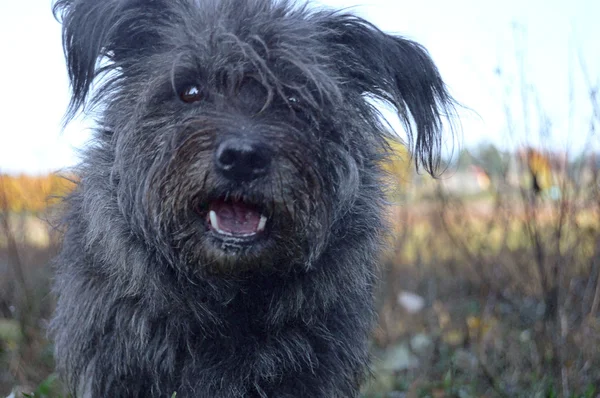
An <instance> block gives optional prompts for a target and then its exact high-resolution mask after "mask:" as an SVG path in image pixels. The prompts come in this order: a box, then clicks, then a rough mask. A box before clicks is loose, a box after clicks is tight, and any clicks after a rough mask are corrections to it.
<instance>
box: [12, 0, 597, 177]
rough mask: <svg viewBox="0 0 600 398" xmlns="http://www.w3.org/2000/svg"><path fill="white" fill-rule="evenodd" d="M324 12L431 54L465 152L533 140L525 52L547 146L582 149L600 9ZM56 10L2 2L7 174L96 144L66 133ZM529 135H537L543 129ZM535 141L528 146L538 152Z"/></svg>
mask: <svg viewBox="0 0 600 398" xmlns="http://www.w3.org/2000/svg"><path fill="white" fill-rule="evenodd" d="M99 1H101V0H99ZM320 3H321V4H326V5H330V6H333V7H353V8H352V9H353V10H354V11H355V12H357V13H358V14H360V15H361V16H363V17H366V18H367V19H369V20H371V21H372V22H374V23H375V24H376V25H378V26H379V27H380V28H382V29H383V30H385V31H387V32H390V33H395V34H401V35H404V36H406V37H408V38H411V39H414V40H416V41H418V42H420V43H422V44H424V45H425V46H426V47H427V49H428V50H429V51H430V53H431V55H432V57H433V58H434V61H435V62H436V63H437V65H438V67H439V69H440V71H441V73H442V76H443V77H444V79H445V80H446V82H447V84H448V86H449V87H450V90H451V91H452V93H453V94H454V95H455V97H456V98H457V99H458V100H459V101H460V102H461V103H462V104H464V105H465V106H466V107H468V108H470V109H471V110H472V111H462V112H461V119H460V120H461V124H462V131H463V133H462V145H463V146H472V145H476V144H477V143H479V142H481V141H483V140H490V141H492V142H494V143H496V144H499V145H501V146H505V147H507V146H514V145H516V144H517V143H518V142H521V141H524V140H525V139H526V138H525V137H522V136H519V137H517V139H512V138H509V137H508V135H507V123H506V121H505V120H506V118H505V113H504V108H505V104H506V103H508V104H509V105H510V106H511V107H514V109H519V106H518V101H517V99H516V98H517V96H518V95H517V94H519V93H520V91H519V90H520V89H519V87H520V85H519V84H518V82H519V75H520V73H518V70H519V69H518V67H517V62H516V57H515V54H516V52H518V51H523V52H524V54H525V55H524V57H523V60H524V66H523V70H524V74H525V76H527V80H528V84H529V87H530V88H531V89H532V91H531V92H535V93H536V95H533V94H528V95H529V98H530V99H532V102H537V103H538V105H536V106H538V107H539V108H541V109H543V110H544V113H545V114H546V115H547V117H548V120H549V121H550V122H551V124H552V131H553V133H552V135H551V136H550V137H549V138H546V140H547V141H552V145H553V146H555V147H556V148H561V147H565V146H570V147H572V148H577V147H581V146H583V145H584V142H585V140H584V138H583V136H585V134H586V132H587V131H588V130H589V128H588V126H589V120H590V114H591V108H590V105H589V100H588V98H587V95H588V94H587V91H586V84H585V81H584V80H585V79H584V78H583V74H582V72H581V70H582V69H581V66H580V61H579V60H580V59H582V60H584V63H585V65H586V67H587V70H588V73H589V75H590V78H591V79H592V82H593V83H595V84H598V79H599V76H600V44H599V43H600V23H598V17H599V16H600V1H598V0H571V1H567V0H563V1H559V0H503V1H487V0H452V1H447V0H412V1H404V0H363V1H360V0H322V1H320ZM50 4H51V3H50V1H49V0H27V1H7V0H1V1H0V49H1V54H2V55H1V57H2V59H1V62H0V172H7V171H8V172H28V173H43V172H47V171H54V170H57V169H60V168H64V167H67V166H69V165H72V164H74V163H75V162H76V161H77V158H76V155H75V153H76V152H75V151H74V148H77V147H81V146H82V145H84V143H85V141H86V139H87V138H88V136H89V135H88V133H87V132H86V129H85V125H84V124H83V123H81V122H73V123H71V125H69V126H68V128H67V129H66V130H64V131H62V132H61V129H60V122H61V117H62V115H63V112H64V110H65V108H66V105H67V103H68V81H67V78H66V72H65V67H64V59H63V55H62V50H61V43H60V25H59V24H58V23H57V22H56V21H55V20H54V19H53V17H52V13H51V11H50V8H51V5H50ZM577 54H581V57H578V56H577ZM498 70H500V71H501V72H502V73H501V74H500V75H498V73H497V71H498ZM507 101H508V102H507ZM518 116H519V115H518V112H517V115H516V117H517V118H518ZM533 118H535V119H538V117H537V116H535V117H533ZM517 125H520V123H518V122H517ZM531 128H532V131H535V130H536V127H535V123H533V124H532V125H531ZM522 132H523V129H520V128H519V129H517V133H518V134H520V133H522ZM535 135H536V134H531V136H530V137H527V140H531V141H533V142H534V143H535V142H536V138H535V137H533V136H535ZM597 141H598V138H596V142H597Z"/></svg>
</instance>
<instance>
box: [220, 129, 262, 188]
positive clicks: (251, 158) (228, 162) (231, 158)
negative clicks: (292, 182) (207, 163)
mask: <svg viewBox="0 0 600 398" xmlns="http://www.w3.org/2000/svg"><path fill="white" fill-rule="evenodd" d="M215 164H216V166H217V169H218V170H219V172H220V173H221V174H222V175H223V176H225V177H227V178H229V179H231V180H235V181H250V180H253V179H255V178H258V177H260V176H262V175H264V174H266V173H267V171H268V169H269V166H270V164H271V154H270V151H269V149H268V148H267V147H266V145H264V144H262V143H260V142H257V141H255V140H249V139H239V138H230V139H227V140H225V141H223V142H221V143H220V144H219V146H218V147H217V151H216V152H215Z"/></svg>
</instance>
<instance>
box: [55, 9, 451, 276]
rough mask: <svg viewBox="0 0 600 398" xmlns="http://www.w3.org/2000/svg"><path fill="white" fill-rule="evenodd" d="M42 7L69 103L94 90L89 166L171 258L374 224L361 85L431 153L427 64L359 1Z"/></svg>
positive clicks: (287, 247) (372, 147)
mask: <svg viewBox="0 0 600 398" xmlns="http://www.w3.org/2000/svg"><path fill="white" fill-rule="evenodd" d="M55 13H56V14H60V15H61V17H62V21H63V39H64V49H65V53H66V58H67V65H68V71H69V76H70V79H71V85H72V101H71V104H70V109H69V113H68V115H69V117H70V116H73V115H74V114H75V113H77V112H78V110H79V109H80V108H81V107H82V106H84V105H86V104H87V105H96V108H95V109H97V110H98V111H99V115H100V117H99V127H100V128H99V129H98V133H97V137H96V138H97V140H98V142H99V145H100V147H101V148H102V153H103V154H104V155H105V159H103V162H95V163H94V167H103V168H105V170H103V175H106V178H107V180H110V186H111V187H112V188H111V190H112V191H113V195H112V196H113V198H114V200H115V201H116V202H117V203H118V207H119V209H121V212H122V214H123V216H124V217H127V218H128V220H127V221H128V225H130V226H131V229H132V232H133V233H134V234H136V235H137V236H140V237H142V239H144V240H145V241H146V243H147V244H148V245H151V246H155V247H157V248H159V249H157V250H159V251H160V252H161V253H160V254H161V255H164V256H165V257H166V258H169V259H171V260H172V261H173V263H174V264H187V265H188V266H190V267H196V266H197V264H204V265H205V266H206V267H208V268H212V269H214V270H218V271H223V270H225V269H229V270H231V269H238V268H239V269H246V268H248V267H252V266H266V264H270V265H275V266H277V264H281V263H286V264H290V263H300V264H305V265H307V266H310V264H311V263H312V260H314V259H315V258H317V257H318V255H319V254H320V253H321V252H322V250H323V249H324V248H325V247H326V246H327V245H328V244H329V242H331V239H330V238H331V235H332V234H335V235H336V236H341V235H347V236H348V237H351V236H353V234H360V233H363V234H371V233H373V231H371V229H376V228H378V226H379V224H378V223H377V222H376V221H377V220H378V218H379V217H380V215H379V214H378V212H379V211H380V209H381V203H382V193H381V192H382V190H381V181H380V177H381V174H382V173H381V170H380V163H381V160H382V157H384V156H385V153H386V139H385V138H386V134H388V133H386V131H389V130H388V129H386V128H385V126H383V125H382V123H381V122H380V118H379V117H378V116H379V115H378V112H377V110H376V108H374V107H373V106H372V103H371V102H370V99H379V100H383V101H385V102H388V103H389V104H391V105H393V106H394V107H395V108H396V110H397V112H398V115H399V118H400V120H401V121H402V122H403V123H404V124H405V126H406V127H407V131H408V136H409V143H410V145H411V148H412V150H413V153H414V155H415V160H416V162H417V163H418V164H422V165H423V166H424V167H425V168H426V169H427V170H428V171H433V170H434V169H435V168H436V166H437V163H438V155H439V149H440V142H441V141H440V138H441V137H440V131H441V127H442V126H441V118H442V117H443V116H444V115H445V114H446V113H447V112H448V111H451V110H452V100H451V98H450V96H449V95H448V93H447V91H446V88H445V86H444V83H443V82H442V79H441V78H440V75H439V73H438V71H437V69H436V67H435V66H434V64H433V62H432V61H431V59H430V57H429V56H428V54H427V52H426V51H425V50H424V49H423V48H422V47H421V46H419V45H418V44H416V43H414V42H411V41H409V40H406V39H403V38H401V37H395V36H390V35H387V34H384V33H383V32H381V31H380V30H378V29H377V28H375V27H374V26H373V25H371V24H369V23H368V22H366V21H365V20H363V19H360V18H358V17H356V16H352V15H349V14H343V13H336V12H330V11H324V10H318V11H317V10H315V9H311V8H310V7H307V6H298V5H294V3H293V2H292V1H285V0H280V1H276V0H104V1H98V0H58V1H57V3H56V4H55ZM92 85H94V90H91V89H92ZM91 91H93V94H90V93H91ZM413 133H414V134H413ZM349 216H351V217H352V218H353V220H354V221H353V222H352V223H350V222H348V220H349V218H348V217H349ZM210 264H212V265H213V267H211V266H210Z"/></svg>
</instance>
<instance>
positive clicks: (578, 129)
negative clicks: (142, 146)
mask: <svg viewBox="0 0 600 398" xmlns="http://www.w3.org/2000/svg"><path fill="white" fill-rule="evenodd" d="M319 4H322V5H326V6H332V7H337V8H339V7H350V11H353V12H356V13H358V14H360V15H361V16H363V17H366V18H367V19H369V20H371V21H373V22H374V23H375V24H377V25H378V26H379V27H380V28H382V29H383V30H385V31H387V32H390V33H395V34H400V35H403V36H406V37H408V38H411V39H414V40H416V41H418V42H420V43H422V44H423V45H424V46H425V47H426V48H427V49H428V50H429V51H430V53H431V55H432V57H433V59H434V61H435V62H436V63H437V65H438V67H439V69H440V72H441V74H442V76H443V77H444V79H445V80H446V82H447V84H448V86H449V89H450V90H451V92H452V93H453V95H454V96H455V97H456V99H457V100H458V101H459V102H460V103H461V104H462V105H463V107H461V108H459V110H458V116H457V118H456V119H455V120H454V124H455V126H456V131H457V134H456V135H454V136H452V135H451V134H448V135H447V137H448V138H447V139H446V141H445V151H444V160H443V168H444V169H445V170H446V171H445V172H444V173H443V174H442V175H441V176H440V177H439V178H438V179H433V178H431V177H429V176H427V175H423V174H421V173H418V172H417V171H416V170H415V168H414V167H413V166H412V165H411V161H410V153H409V151H407V150H406V148H404V147H403V146H402V145H400V144H397V143H393V147H394V150H395V153H396V156H395V157H394V160H393V161H392V162H391V163H390V164H388V165H387V167H388V169H389V171H390V179H391V180H392V181H391V182H392V184H391V185H392V187H393V188H392V189H391V190H390V192H389V196H390V203H391V205H390V211H389V217H390V220H391V221H392V224H393V226H394V235H393V237H391V238H390V245H389V250H388V251H387V252H386V253H385V254H384V255H383V256H382V269H381V281H382V283H381V289H380V292H379V293H378V300H377V305H378V311H379V323H378V325H377V328H376V329H375V330H374V333H373V338H372V350H373V354H374V357H375V362H374V365H373V373H374V377H373V380H372V381H371V382H370V383H369V384H368V385H367V386H365V388H364V396H365V397H382V398H383V397H389V398H400V397H406V398H412V397H434V398H441V397H460V398H464V397H565V398H566V397H585V398H594V397H600V177H599V173H600V138H599V136H598V130H599V128H600V96H599V94H598V90H599V88H600V47H599V46H598V40H599V39H600V24H599V23H598V17H599V16H600V2H598V1H595V0H575V1H568V2H567V1H564V0H563V1H559V0H547V1H542V0H530V1H528V2H524V1H517V0H505V1H502V2H493V3H492V2H484V1H477V0H455V1H452V2H447V1H442V0H423V1H418V2H417V1H413V2H409V1H405V0H394V1H391V0H390V1H385V0H370V1H368V0H365V1H354V0H323V1H321V2H320V3H319ZM50 8H51V4H50V1H48V0H30V1H27V2H8V1H3V2H0V48H1V49H2V62H1V63H0V87H2V91H1V92H0V109H1V111H0V112H1V115H2V119H1V120H2V123H0V397H4V396H8V395H9V394H11V392H12V394H14V395H13V396H15V397H16V396H22V393H27V394H34V396H36V397H43V396H45V397H58V396H61V391H60V385H59V383H58V382H57V380H56V377H55V375H54V373H53V359H52V346H51V342H49V341H47V339H46V326H47V323H48V319H49V317H50V316H51V313H52V309H53V305H54V298H53V296H52V294H51V292H50V283H51V278H52V268H51V265H50V259H51V258H52V257H53V256H54V254H55V253H56V252H57V249H58V246H59V244H60V234H58V232H57V231H55V230H54V229H53V227H52V225H53V223H52V221H51V220H53V219H54V215H53V212H54V211H55V210H54V209H55V205H56V203H57V202H58V199H57V198H58V197H60V196H61V195H64V194H65V193H67V192H68V191H69V190H70V189H71V188H72V184H71V183H70V182H69V181H68V180H66V179H64V178H61V177H59V176H58V175H59V174H62V175H67V176H70V174H69V166H72V165H74V164H76V163H77V149H78V148H82V147H84V146H85V142H86V141H87V140H88V139H89V128H90V127H91V126H93V124H92V122H91V121H90V120H89V119H86V118H85V117H80V118H78V119H76V120H75V121H73V122H72V123H71V124H69V126H67V127H66V128H64V129H63V128H62V126H61V118H62V115H63V113H64V110H65V109H66V106H67V103H68V100H69V98H68V89H69V86H68V81H67V77H66V72H65V67H64V60H63V56H62V50H61V42H60V25H59V24H58V23H57V22H56V21H55V20H54V19H53V17H52V14H51V11H50ZM385 114H386V115H389V112H387V113H385ZM389 121H390V125H391V127H393V128H396V129H397V130H398V133H399V136H400V138H401V137H402V129H401V128H400V127H399V126H398V124H397V122H396V121H395V119H394V118H393V116H390V118H389Z"/></svg>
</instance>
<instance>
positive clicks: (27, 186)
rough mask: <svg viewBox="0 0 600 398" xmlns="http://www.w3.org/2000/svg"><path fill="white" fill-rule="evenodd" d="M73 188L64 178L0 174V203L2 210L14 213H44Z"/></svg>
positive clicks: (53, 175) (51, 175) (50, 175)
mask: <svg viewBox="0 0 600 398" xmlns="http://www.w3.org/2000/svg"><path fill="white" fill-rule="evenodd" d="M73 186H74V183H72V182H70V181H69V180H67V179H66V178H64V177H61V176H58V175H55V174H49V175H45V176H28V175H25V174H22V175H18V176H11V175H5V174H4V175H3V174H0V195H1V196H0V201H2V202H4V203H3V205H2V208H3V210H8V211H10V212H14V213H20V212H33V213H39V212H42V211H44V210H45V209H46V208H47V207H48V206H52V205H54V204H56V203H57V202H58V201H59V200H60V198H62V197H64V196H65V195H66V194H67V193H68V192H69V191H70V190H71V189H72V188H73Z"/></svg>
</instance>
